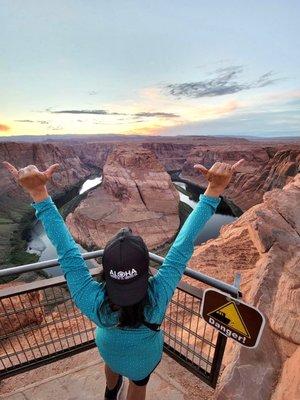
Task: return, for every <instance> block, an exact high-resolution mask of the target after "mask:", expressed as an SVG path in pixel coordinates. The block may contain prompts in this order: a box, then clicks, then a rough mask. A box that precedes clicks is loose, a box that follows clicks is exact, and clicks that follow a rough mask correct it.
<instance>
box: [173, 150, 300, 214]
mask: <svg viewBox="0 0 300 400" xmlns="http://www.w3.org/2000/svg"><path fill="white" fill-rule="evenodd" d="M241 158H244V159H245V162H244V163H243V164H242V165H241V166H240V167H239V171H238V173H236V175H235V179H234V180H232V182H231V183H230V185H229V186H228V188H227V189H226V190H225V191H224V197H225V198H226V197H227V198H228V199H230V200H231V201H233V202H234V203H235V204H236V205H237V206H238V207H240V208H241V209H242V210H248V209H249V208H250V207H252V206H253V205H255V204H258V203H260V202H261V201H262V198H263V195H264V193H265V192H267V191H269V190H271V189H274V188H282V187H283V186H284V185H286V184H287V183H288V182H289V181H290V180H291V179H293V177H294V176H295V175H296V174H297V173H298V172H299V170H300V146H299V145H296V144H295V145H292V144H291V145H289V146H286V145H277V146H261V145H257V144H251V143H250V144H248V145H242V146H241V145H235V144H232V145H223V146H206V145H205V146H196V147H194V148H193V149H192V151H191V152H190V154H189V156H188V158H187V160H186V162H185V164H184V166H183V169H182V173H181V177H182V178H184V179H187V180H188V181H191V182H193V183H196V184H197V185H199V186H201V187H206V186H207V181H206V180H205V178H204V177H202V176H199V174H198V173H197V172H196V171H195V170H194V168H193V166H194V165H195V164H197V163H199V164H202V165H204V166H205V167H206V168H210V167H211V166H212V165H213V164H214V163H215V162H217V161H220V162H226V163H229V164H234V163H235V162H236V161H238V160H240V159H241Z"/></svg>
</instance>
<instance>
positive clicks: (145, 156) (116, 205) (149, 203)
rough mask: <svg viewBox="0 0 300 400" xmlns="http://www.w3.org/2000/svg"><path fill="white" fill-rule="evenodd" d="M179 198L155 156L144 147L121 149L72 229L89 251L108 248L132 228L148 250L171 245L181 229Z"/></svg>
mask: <svg viewBox="0 0 300 400" xmlns="http://www.w3.org/2000/svg"><path fill="white" fill-rule="evenodd" d="M178 204H179V196H178V193H177V191H176V189H175V188H174V186H173V184H172V182H171V179H170V177H169V175H168V174H167V172H166V171H165V169H164V168H163V166H162V165H161V164H160V163H159V161H158V160H157V159H156V157H155V156H154V154H153V153H152V152H151V151H149V150H147V149H144V148H143V147H140V146H134V145H131V146H126V145H122V146H116V147H115V148H114V150H113V151H112V153H111V154H110V155H109V157H108V159H107V162H106V164H105V166H104V170H103V183H102V185H101V186H100V187H99V188H96V189H94V190H92V191H91V192H90V193H89V194H88V197H87V198H86V199H85V200H83V201H82V202H81V203H80V205H79V206H78V207H77V208H76V209H75V211H74V212H73V213H72V214H70V215H68V217H67V224H68V226H69V228H70V230H71V233H72V234H73V235H74V237H75V239H76V240H77V241H78V242H80V243H82V244H84V245H85V246H96V247H98V248H103V247H104V246H105V244H106V242H107V241H108V239H109V238H111V236H112V235H114V234H115V233H116V232H117V230H119V229H120V228H122V227H124V226H130V227H131V228H132V230H133V231H134V232H135V233H136V234H139V235H141V236H142V237H143V238H144V240H145V242H146V243H147V245H148V246H149V248H152V249H153V248H155V247H157V246H161V245H163V244H164V243H166V242H168V241H169V240H171V239H172V238H173V236H174V235H175V233H176V231H177V229H178V227H179V217H178Z"/></svg>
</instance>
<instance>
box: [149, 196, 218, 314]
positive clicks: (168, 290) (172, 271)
mask: <svg viewBox="0 0 300 400" xmlns="http://www.w3.org/2000/svg"><path fill="white" fill-rule="evenodd" d="M220 201H221V198H220V197H211V196H206V195H204V194H201V195H200V199H199V202H198V204H197V205H196V207H195V208H194V210H193V211H192V212H191V214H190V215H189V217H188V218H187V220H186V221H185V223H184V225H183V226H182V228H181V230H180V232H179V234H178V235H177V238H176V240H175V241H174V243H173V245H172V247H171V248H170V250H169V252H168V254H167V255H166V257H165V260H164V262H163V264H162V265H161V267H160V268H159V270H158V272H157V274H156V275H155V276H154V277H153V278H151V286H152V290H153V291H154V295H155V297H156V298H157V300H158V304H159V307H160V309H161V311H162V312H163V313H164V312H165V309H166V307H167V305H168V303H169V301H170V300H171V298H172V296H173V293H174V291H175V289H176V287H177V285H178V283H179V281H180V279H181V277H182V275H183V272H184V270H185V267H186V264H187V263H188V261H189V260H190V258H191V256H192V254H193V251H194V242H195V240H196V238H197V236H198V234H199V233H200V231H201V230H202V229H203V227H204V225H205V224H206V222H207V221H208V220H209V219H210V217H211V216H212V215H213V214H214V213H215V211H216V208H217V206H218V204H219V203H220Z"/></svg>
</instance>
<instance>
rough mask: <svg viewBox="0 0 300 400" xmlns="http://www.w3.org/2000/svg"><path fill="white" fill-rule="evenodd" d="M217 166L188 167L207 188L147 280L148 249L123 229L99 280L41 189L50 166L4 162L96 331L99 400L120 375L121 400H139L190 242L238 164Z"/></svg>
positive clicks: (113, 392)
mask: <svg viewBox="0 0 300 400" xmlns="http://www.w3.org/2000/svg"><path fill="white" fill-rule="evenodd" d="M242 161H243V160H240V161H238V162H237V163H235V164H234V165H232V166H231V165H229V164H225V163H220V162H217V163H215V164H214V165H213V166H212V167H211V168H210V169H209V170H207V169H206V168H205V167H204V166H202V165H195V168H196V169H197V170H198V171H200V172H201V173H202V174H203V175H204V176H205V177H206V178H207V180H208V182H209V184H208V187H207V189H206V191H205V193H204V194H202V195H200V201H199V203H198V204H197V206H196V207H195V209H194V210H193V212H192V213H191V214H190V215H189V217H188V219H187V220H186V222H185V224H184V225H183V227H182V228H181V230H180V232H179V234H178V236H177V238H176V240H175V242H174V243H173V245H172V247H171V249H170V250H169V252H168V254H167V256H166V258H165V261H164V263H163V265H162V266H161V267H160V269H159V271H158V272H157V274H156V275H155V276H151V277H149V256H148V249H147V247H146V245H145V243H144V241H143V240H142V238H141V237H139V236H136V235H134V234H133V233H132V232H131V230H130V229H129V228H124V229H122V230H121V231H120V232H118V233H117V234H116V235H115V236H114V237H113V238H112V239H111V240H110V241H109V242H108V244H107V245H106V247H105V249H104V254H103V260H102V261H103V281H102V282H96V281H95V280H94V279H93V278H92V277H91V275H90V273H89V270H88V268H87V266H86V264H85V261H84V260H83V258H82V256H81V253H80V251H79V249H78V246H77V245H76V243H75V241H74V239H73V238H72V236H71V234H70V233H69V231H68V228H67V227H66V225H65V223H64V221H63V218H62V217H61V215H60V213H59V212H58V210H57V208H56V206H55V205H54V203H53V201H52V199H51V197H50V196H49V195H48V192H47V188H46V183H47V181H48V180H49V179H51V176H52V175H53V173H54V172H55V171H57V169H58V168H59V165H58V164H54V165H52V166H51V167H49V168H48V169H47V170H46V171H45V172H41V171H39V170H38V168H37V167H36V166H34V165H29V166H27V167H25V168H22V169H20V170H19V171H18V170H17V169H16V168H15V167H14V166H12V165H11V164H9V163H8V162H4V163H3V164H4V166H5V168H6V169H7V170H8V171H9V172H10V173H11V174H12V176H13V177H14V179H15V180H16V182H17V183H18V184H19V185H20V186H22V188H23V189H24V190H25V191H27V192H28V193H29V194H30V196H31V197H32V199H33V201H34V202H33V203H32V206H33V207H34V209H35V210H36V217H37V218H38V219H40V220H41V221H42V223H43V225H44V228H45V231H46V233H47V235H48V237H49V239H50V240H51V242H52V243H53V245H54V246H55V247H56V250H57V253H58V259H59V263H60V265H61V267H62V269H63V271H64V274H65V277H66V280H67V284H68V287H69V290H70V293H71V295H72V298H73V300H74V302H75V304H76V305H77V307H78V308H79V309H80V310H81V311H82V313H83V314H85V315H86V316H87V317H88V318H90V319H91V320H92V321H93V322H94V323H95V324H96V325H97V328H96V344H97V346H98V348H99V352H100V354H101V356H102V358H103V359H104V361H105V374H106V382H107V386H106V390H105V399H107V400H112V399H118V398H119V394H120V392H121V388H122V384H123V376H125V377H127V378H128V379H129V388H128V393H127V400H144V399H145V396H146V386H147V383H148V381H149V378H150V374H151V373H152V372H153V371H154V369H155V368H156V366H157V365H158V364H159V362H160V360H161V357H162V352H163V332H162V331H161V330H160V329H159V327H160V324H161V323H162V321H163V319H164V315H165V312H166V308H167V306H168V303H169V302H170V300H171V298H172V295H173V293H174V290H175V288H176V286H177V285H178V283H179V281H180V279H181V277H182V275H183V272H184V269H185V266H186V264H187V262H188V261H189V259H190V257H191V255H192V253H193V248H194V240H195V239H196V237H197V236H198V234H199V232H200V231H201V230H202V228H203V227H204V225H205V223H206V222H207V221H208V219H209V218H210V217H211V216H212V215H213V213H214V212H215V210H216V208H217V206H218V204H219V202H220V197H219V195H220V194H221V193H222V192H223V190H224V189H225V188H226V186H227V185H228V184H229V182H230V179H231V177H232V175H233V173H234V171H235V170H236V169H237V167H238V166H239V165H240V164H241V163H242Z"/></svg>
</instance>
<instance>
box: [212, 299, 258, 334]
mask: <svg viewBox="0 0 300 400" xmlns="http://www.w3.org/2000/svg"><path fill="white" fill-rule="evenodd" d="M208 315H209V316H211V317H212V318H214V319H216V320H218V321H220V322H221V323H223V324H224V325H225V326H228V327H229V328H231V329H234V330H235V331H236V332H239V333H241V334H242V335H244V336H246V337H248V338H249V339H250V338H251V336H250V334H249V332H248V329H247V327H246V325H245V323H244V321H243V318H242V317H241V314H240V312H239V310H238V308H237V307H236V305H235V303H234V302H233V301H230V302H229V303H227V304H224V305H222V306H221V307H219V308H217V309H216V310H214V311H211V312H210V313H209V314H208Z"/></svg>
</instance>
